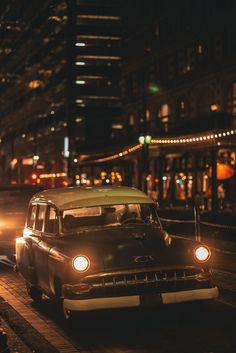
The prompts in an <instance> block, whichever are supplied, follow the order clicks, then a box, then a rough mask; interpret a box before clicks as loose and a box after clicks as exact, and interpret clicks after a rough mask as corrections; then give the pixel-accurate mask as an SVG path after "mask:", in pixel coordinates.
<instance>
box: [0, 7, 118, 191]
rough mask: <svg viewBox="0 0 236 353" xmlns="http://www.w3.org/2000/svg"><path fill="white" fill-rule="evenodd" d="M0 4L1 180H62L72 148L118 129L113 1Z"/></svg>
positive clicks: (71, 165)
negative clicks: (0, 43) (0, 44)
mask: <svg viewBox="0 0 236 353" xmlns="http://www.w3.org/2000/svg"><path fill="white" fill-rule="evenodd" d="M0 10H1V14H2V16H1V22H0V25H1V26H0V33H1V38H2V41H1V42H2V46H1V49H0V61H1V73H0V99H1V145H0V153H1V171H0V172H1V182H9V181H10V182H20V183H28V182H29V183H30V182H40V183H41V184H43V185H45V186H46V187H52V186H59V185H63V182H64V184H65V185H66V183H67V182H68V180H67V179H68V178H67V177H68V175H69V176H70V177H71V176H73V174H74V171H75V168H76V163H77V162H76V158H75V155H76V154H77V153H78V152H80V151H81V150H86V149H91V150H93V149H94V148H95V147H97V146H99V144H100V143H102V142H103V141H111V140H114V139H116V138H119V136H120V134H121V131H122V126H123V125H122V122H121V121H120V115H121V114H120V112H121V103H120V93H119V77H120V62H121V56H120V55H121V53H120V32H121V30H120V9H119V2H118V1H112V3H111V2H110V1H107V0H97V1H86V0H77V1H76V0H70V1H57V0H48V1H47V0H45V1H40V2H39V1H31V2H30V4H29V3H28V2H26V1H24V0H22V1H21V0H20V1H13V2H11V3H10V4H9V2H8V1H2V2H1V5H0ZM69 151H70V154H69V153H68V152H69Z"/></svg>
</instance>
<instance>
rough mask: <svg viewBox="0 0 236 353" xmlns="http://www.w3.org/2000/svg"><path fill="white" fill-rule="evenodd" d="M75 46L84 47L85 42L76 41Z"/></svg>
mask: <svg viewBox="0 0 236 353" xmlns="http://www.w3.org/2000/svg"><path fill="white" fill-rule="evenodd" d="M75 45H76V47H85V45H86V44H85V43H82V42H78V43H75Z"/></svg>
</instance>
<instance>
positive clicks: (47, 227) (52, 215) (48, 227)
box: [34, 204, 58, 294]
mask: <svg viewBox="0 0 236 353" xmlns="http://www.w3.org/2000/svg"><path fill="white" fill-rule="evenodd" d="M38 207H39V209H38V212H37V216H36V221H35V230H37V231H38V232H40V241H39V242H38V243H35V249H34V256H35V268H36V276H37V284H38V286H39V287H40V288H42V289H43V290H44V291H45V292H46V293H48V294H50V285H49V279H50V273H49V271H50V269H49V266H48V264H49V252H50V249H51V248H52V247H54V246H55V245H56V244H57V233H58V220H57V214H56V210H55V208H54V207H52V206H49V205H47V204H40V205H39V206H38Z"/></svg>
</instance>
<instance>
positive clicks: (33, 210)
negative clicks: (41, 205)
mask: <svg viewBox="0 0 236 353" xmlns="http://www.w3.org/2000/svg"><path fill="white" fill-rule="evenodd" d="M36 211H37V205H30V208H29V212H28V217H27V227H29V228H34V222H35V218H36Z"/></svg>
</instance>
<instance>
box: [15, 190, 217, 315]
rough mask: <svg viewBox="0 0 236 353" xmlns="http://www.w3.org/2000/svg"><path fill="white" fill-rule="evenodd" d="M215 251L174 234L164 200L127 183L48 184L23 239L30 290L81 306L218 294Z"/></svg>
mask: <svg viewBox="0 0 236 353" xmlns="http://www.w3.org/2000/svg"><path fill="white" fill-rule="evenodd" d="M210 255H211V254H210V250H209V248H208V247H207V246H205V245H203V244H202V243H199V242H196V241H192V240H189V239H184V238H179V237H178V238H177V237H171V236H170V235H169V234H168V233H167V232H165V231H164V230H163V228H162V225H161V223H160V220H159V218H158V214H157V205H156V204H155V202H154V201H153V200H151V199H150V198H149V197H147V195H146V194H144V193H143V192H141V191H139V190H137V189H134V188H128V187H112V186H110V187H105V186H104V187H87V188H79V187H70V188H64V189H52V190H45V191H43V192H41V193H39V194H36V195H35V196H34V197H33V198H32V200H31V201H30V206H29V212H28V217H27V222H26V226H25V229H24V233H23V236H22V237H19V238H18V239H17V240H16V266H17V269H18V270H19V271H20V273H21V274H22V276H23V277H24V278H25V280H26V285H27V289H28V294H29V295H30V296H31V298H32V299H34V300H41V297H42V293H45V294H46V295H48V296H50V297H54V298H57V299H59V298H62V299H63V309H64V310H63V311H64V315H65V317H66V318H69V317H70V316H71V315H72V314H73V313H74V312H76V311H88V310H96V309H109V308H124V307H135V306H145V305H156V304H159V303H162V304H169V303H179V302H187V301H193V300H202V299H213V298H216V297H217V296H218V288H217V287H215V286H214V285H213V283H212V280H211V272H210Z"/></svg>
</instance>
